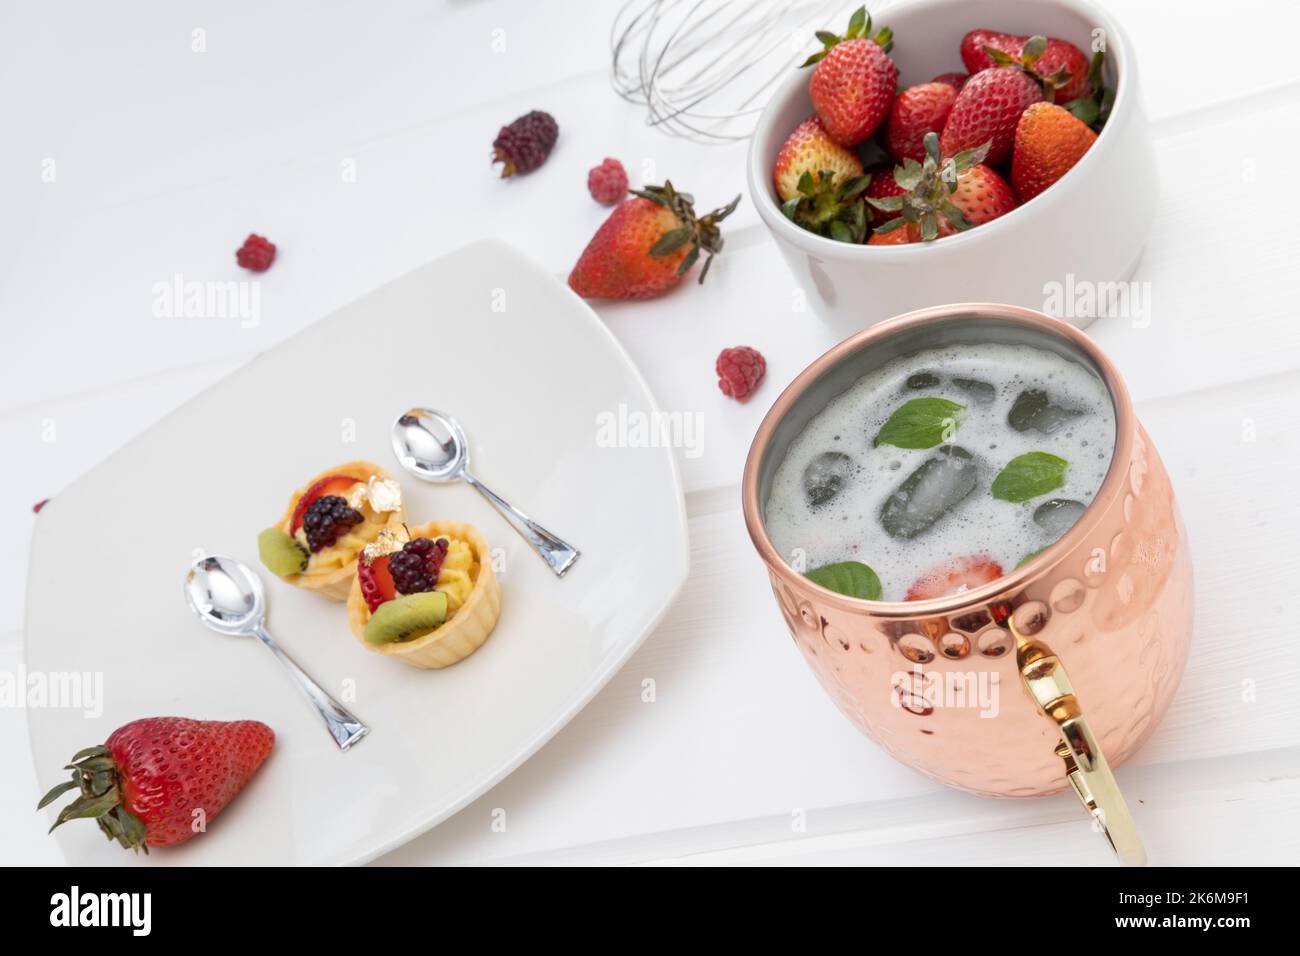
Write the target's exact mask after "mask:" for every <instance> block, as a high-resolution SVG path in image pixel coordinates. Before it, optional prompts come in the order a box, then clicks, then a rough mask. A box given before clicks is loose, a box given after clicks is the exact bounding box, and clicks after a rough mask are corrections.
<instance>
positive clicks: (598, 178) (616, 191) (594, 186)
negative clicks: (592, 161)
mask: <svg viewBox="0 0 1300 956" xmlns="http://www.w3.org/2000/svg"><path fill="white" fill-rule="evenodd" d="M587 192H589V193H591V198H592V199H594V200H596V202H598V203H600V204H601V205H602V206H615V205H618V203H620V202H622V201H623V199H624V197H625V196H627V170H625V169H624V168H623V164H622V163H620V162H619V161H618V160H617V159H609V158H606V159H605V161H604V162H603V163H601V164H600V165H599V166H597V167H595V168H594V169H593V170H591V172H589V173H587Z"/></svg>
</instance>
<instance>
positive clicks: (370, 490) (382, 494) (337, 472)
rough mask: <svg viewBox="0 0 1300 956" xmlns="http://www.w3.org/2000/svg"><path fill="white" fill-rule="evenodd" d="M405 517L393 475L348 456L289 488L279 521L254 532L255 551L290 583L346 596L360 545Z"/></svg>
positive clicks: (325, 594)
mask: <svg viewBox="0 0 1300 956" xmlns="http://www.w3.org/2000/svg"><path fill="white" fill-rule="evenodd" d="M405 520H406V511H405V509H404V508H403V505H402V488H401V486H400V485H399V484H398V483H397V482H396V481H394V480H393V476H392V475H390V474H389V473H388V472H386V471H385V470H384V469H382V468H380V467H379V466H378V465H375V464H372V463H370V462H368V461H350V462H348V463H346V464H343V465H339V466H338V467H337V468H331V469H330V470H329V471H326V472H322V473H321V474H319V475H317V476H316V477H315V478H313V479H312V480H311V481H309V482H307V484H306V485H304V486H303V487H302V488H300V489H298V490H297V491H295V492H294V493H293V497H291V498H290V499H289V506H288V507H287V508H286V509H285V512H284V516H283V517H282V518H281V519H280V521H279V522H278V523H277V524H276V525H275V526H274V527H272V528H267V529H266V530H265V531H263V532H262V533H261V534H260V535H258V536H257V550H258V555H259V557H261V559H262V563H263V564H264V565H266V567H267V569H268V570H270V571H271V572H272V573H274V574H276V575H278V576H279V577H281V578H283V579H284V580H285V581H288V582H289V583H290V584H292V585H294V586H295V587H300V588H303V589H304V590H307V591H315V592H316V593H317V594H319V595H321V596H322V597H327V598H329V599H330V600H333V601H346V600H347V597H348V589H349V588H350V587H351V586H352V579H353V578H354V577H355V576H356V573H357V555H359V554H360V553H361V549H362V548H364V547H365V546H366V545H368V544H370V543H371V542H372V541H374V540H375V539H376V538H378V537H379V533H380V532H381V531H383V530H384V529H385V528H387V527H394V526H395V527H401V525H402V523H403V522H404V521H405Z"/></svg>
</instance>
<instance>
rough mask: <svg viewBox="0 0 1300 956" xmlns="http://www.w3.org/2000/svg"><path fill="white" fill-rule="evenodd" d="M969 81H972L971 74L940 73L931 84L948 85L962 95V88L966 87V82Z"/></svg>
mask: <svg viewBox="0 0 1300 956" xmlns="http://www.w3.org/2000/svg"><path fill="white" fill-rule="evenodd" d="M969 79H970V74H969V73H940V74H939V75H938V76H936V77H935V78H934V79H933V80H931V81H930V82H931V83H947V84H948V85H949V86H951V87H952V88H953V89H954V90H956V91H957V92H959V93H960V92H961V88H962V87H963V86H965V85H966V81H967V80H969Z"/></svg>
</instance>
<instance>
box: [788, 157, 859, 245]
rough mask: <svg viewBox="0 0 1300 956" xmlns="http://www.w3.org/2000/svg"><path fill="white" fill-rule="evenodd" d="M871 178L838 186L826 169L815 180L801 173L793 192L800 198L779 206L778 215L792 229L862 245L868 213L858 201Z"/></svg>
mask: <svg viewBox="0 0 1300 956" xmlns="http://www.w3.org/2000/svg"><path fill="white" fill-rule="evenodd" d="M869 185H871V174H870V173H866V174H864V175H861V176H852V177H849V178H847V179H845V180H844V181H843V182H841V183H839V184H838V185H837V184H836V182H835V174H834V173H833V172H831V171H830V170H829V169H823V170H820V171H818V173H817V174H816V176H814V175H813V173H812V172H811V171H810V170H805V171H804V174H803V175H802V176H800V177H799V182H798V184H797V185H796V187H795V188H797V189H798V190H799V193H800V195H798V196H795V197H793V198H792V199H788V200H786V201H785V202H784V203H782V204H781V211H782V212H783V213H785V215H786V217H787V218H788V219H790V220H791V221H792V222H794V223H795V224H796V225H798V226H801V227H803V228H804V229H807V230H808V231H809V232H815V233H817V234H818V235H820V236H828V237H829V238H831V239H835V240H837V241H839V242H851V243H859V244H860V243H862V242H863V241H865V240H866V238H867V224H868V223H869V222H870V221H871V219H872V215H871V209H870V208H869V207H868V206H867V204H866V203H865V202H863V201H862V193H863V191H864V190H865V189H866V188H867V187H868V186H869Z"/></svg>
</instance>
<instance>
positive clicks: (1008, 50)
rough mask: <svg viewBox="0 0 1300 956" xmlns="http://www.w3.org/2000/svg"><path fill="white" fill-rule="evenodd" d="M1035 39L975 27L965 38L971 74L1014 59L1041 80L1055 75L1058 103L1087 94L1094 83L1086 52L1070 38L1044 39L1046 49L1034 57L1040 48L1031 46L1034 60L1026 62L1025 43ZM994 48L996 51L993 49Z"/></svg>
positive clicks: (964, 53)
mask: <svg viewBox="0 0 1300 956" xmlns="http://www.w3.org/2000/svg"><path fill="white" fill-rule="evenodd" d="M1032 39H1035V38H1034V37H1027V36H1019V35H1016V34H1011V33H998V32H996V31H993V30H972V31H971V32H970V33H968V34H966V35H965V36H964V37H962V41H961V61H962V62H963V63H965V64H966V69H968V70H970V72H971V73H978V72H980V71H981V70H987V69H988V68H989V67H992V66H1005V65H1008V64H1010V63H1012V62H1014V63H1016V64H1021V65H1024V66H1025V67H1026V68H1027V69H1028V70H1030V72H1032V73H1034V74H1035V75H1037V76H1038V77H1039V78H1041V79H1044V80H1046V79H1052V78H1055V79H1056V80H1057V82H1055V83H1054V84H1053V86H1054V89H1053V96H1054V102H1057V103H1068V102H1069V101H1070V100H1073V99H1078V98H1079V97H1080V96H1086V95H1087V94H1088V88H1089V85H1090V83H1089V79H1088V72H1089V70H1088V68H1089V61H1088V57H1087V56H1086V55H1085V54H1084V52H1083V51H1082V50H1080V49H1079V48H1078V47H1077V46H1075V45H1074V44H1073V43H1070V42H1069V41H1068V40H1059V39H1056V38H1055V37H1052V38H1044V42H1043V44H1042V47H1043V49H1042V52H1041V53H1039V54H1038V55H1037V56H1033V54H1034V53H1035V52H1036V47H1031V48H1030V51H1029V55H1030V60H1029V62H1028V63H1026V62H1025V57H1026V51H1025V46H1026V44H1028V43H1029V41H1030V40H1032ZM990 47H991V48H992V49H993V50H994V51H995V52H994V53H990V52H989V49H988V48H990ZM998 54H1001V56H999V55H998ZM1064 74H1069V75H1068V77H1067V76H1065V75H1064Z"/></svg>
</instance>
